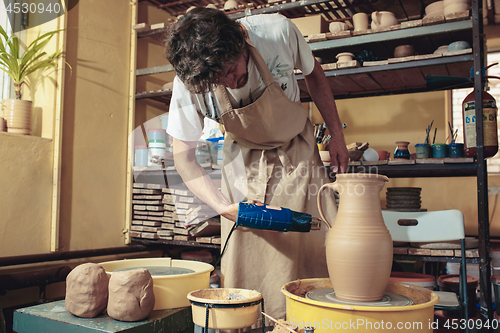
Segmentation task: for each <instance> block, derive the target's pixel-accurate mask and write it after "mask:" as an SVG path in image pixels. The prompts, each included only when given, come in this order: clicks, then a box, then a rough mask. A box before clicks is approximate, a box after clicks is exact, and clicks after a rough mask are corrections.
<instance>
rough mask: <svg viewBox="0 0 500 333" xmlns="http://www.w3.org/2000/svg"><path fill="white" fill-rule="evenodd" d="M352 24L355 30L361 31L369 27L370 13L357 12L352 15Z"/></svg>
mask: <svg viewBox="0 0 500 333" xmlns="http://www.w3.org/2000/svg"><path fill="white" fill-rule="evenodd" d="M352 24H353V25H354V31H361V30H367V29H368V14H366V13H356V14H354V15H353V16H352Z"/></svg>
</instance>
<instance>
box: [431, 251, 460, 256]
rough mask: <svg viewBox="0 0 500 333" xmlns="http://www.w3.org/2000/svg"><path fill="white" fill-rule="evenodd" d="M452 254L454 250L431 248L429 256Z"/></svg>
mask: <svg viewBox="0 0 500 333" xmlns="http://www.w3.org/2000/svg"><path fill="white" fill-rule="evenodd" d="M454 254H455V251H454V250H431V256H433V257H453V256H454Z"/></svg>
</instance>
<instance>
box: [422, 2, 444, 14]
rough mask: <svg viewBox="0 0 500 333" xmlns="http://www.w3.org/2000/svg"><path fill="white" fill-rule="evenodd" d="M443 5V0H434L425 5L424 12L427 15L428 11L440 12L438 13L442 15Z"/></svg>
mask: <svg viewBox="0 0 500 333" xmlns="http://www.w3.org/2000/svg"><path fill="white" fill-rule="evenodd" d="M443 7H444V1H436V2H433V3H431V4H430V5H428V6H427V7H425V14H426V15H429V14H430V13H435V12H441V14H440V15H443Z"/></svg>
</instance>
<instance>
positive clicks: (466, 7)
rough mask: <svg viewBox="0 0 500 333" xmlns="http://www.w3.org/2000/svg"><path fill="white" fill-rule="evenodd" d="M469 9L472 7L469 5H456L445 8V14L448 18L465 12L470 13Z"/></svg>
mask: <svg viewBox="0 0 500 333" xmlns="http://www.w3.org/2000/svg"><path fill="white" fill-rule="evenodd" d="M469 9H470V6H469V4H468V3H455V4H451V5H448V6H444V8H443V13H444V15H445V16H446V15H451V14H454V13H460V12H465V11H468V10H469Z"/></svg>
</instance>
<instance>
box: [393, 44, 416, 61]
mask: <svg viewBox="0 0 500 333" xmlns="http://www.w3.org/2000/svg"><path fill="white" fill-rule="evenodd" d="M414 54H415V48H414V47H413V45H399V46H398V47H396V48H395V49H394V58H403V57H409V56H412V55H414Z"/></svg>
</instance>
